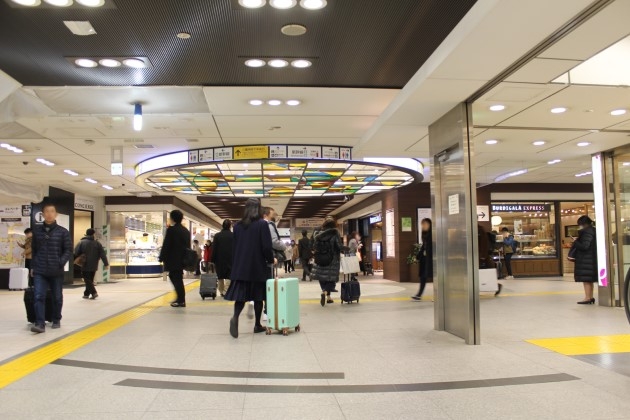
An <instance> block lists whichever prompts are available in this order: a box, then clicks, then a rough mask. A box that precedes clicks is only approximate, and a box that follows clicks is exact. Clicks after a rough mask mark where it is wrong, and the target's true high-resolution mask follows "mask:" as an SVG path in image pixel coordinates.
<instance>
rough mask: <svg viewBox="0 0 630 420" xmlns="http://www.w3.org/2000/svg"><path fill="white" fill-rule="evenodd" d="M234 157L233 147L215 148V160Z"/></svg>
mask: <svg viewBox="0 0 630 420" xmlns="http://www.w3.org/2000/svg"><path fill="white" fill-rule="evenodd" d="M232 159H234V157H233V154H232V148H231V147H217V148H216V149H214V160H232Z"/></svg>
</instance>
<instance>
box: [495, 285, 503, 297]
mask: <svg viewBox="0 0 630 420" xmlns="http://www.w3.org/2000/svg"><path fill="white" fill-rule="evenodd" d="M502 290H503V285H502V284H501V283H499V288H498V289H497V291H496V292H494V295H495V296H499V295H500V294H501V291H502Z"/></svg>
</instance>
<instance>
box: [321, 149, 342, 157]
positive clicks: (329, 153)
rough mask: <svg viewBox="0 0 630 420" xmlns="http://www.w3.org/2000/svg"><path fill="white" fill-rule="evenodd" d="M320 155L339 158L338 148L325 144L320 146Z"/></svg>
mask: <svg viewBox="0 0 630 420" xmlns="http://www.w3.org/2000/svg"><path fill="white" fill-rule="evenodd" d="M322 157H323V158H324V159H339V148H338V147H329V146H325V147H323V148H322Z"/></svg>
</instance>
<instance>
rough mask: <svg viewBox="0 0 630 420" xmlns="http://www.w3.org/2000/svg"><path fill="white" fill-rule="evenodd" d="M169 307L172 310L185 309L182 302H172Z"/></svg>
mask: <svg viewBox="0 0 630 420" xmlns="http://www.w3.org/2000/svg"><path fill="white" fill-rule="evenodd" d="M171 307H173V308H185V307H186V304H185V303H182V302H173V303H171Z"/></svg>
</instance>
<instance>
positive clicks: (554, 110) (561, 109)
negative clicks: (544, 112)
mask: <svg viewBox="0 0 630 420" xmlns="http://www.w3.org/2000/svg"><path fill="white" fill-rule="evenodd" d="M564 112H567V109H566V108H565V107H563V106H559V107H556V108H551V113H552V114H562V113H564Z"/></svg>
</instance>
